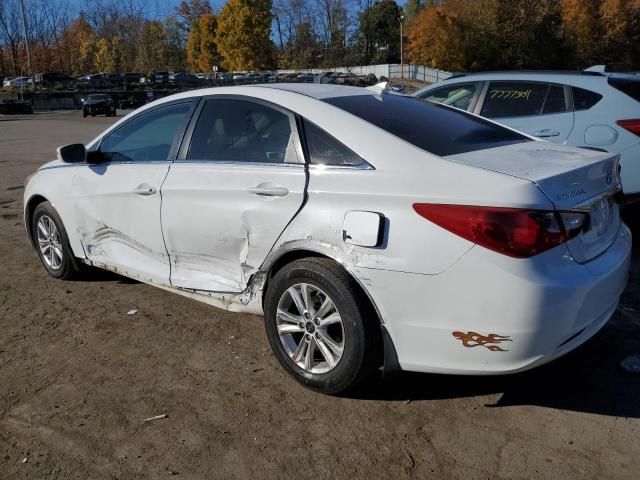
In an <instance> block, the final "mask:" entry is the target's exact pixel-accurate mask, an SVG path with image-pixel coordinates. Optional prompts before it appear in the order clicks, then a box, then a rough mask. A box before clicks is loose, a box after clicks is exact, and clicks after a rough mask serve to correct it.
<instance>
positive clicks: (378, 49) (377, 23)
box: [359, 0, 402, 64]
mask: <svg viewBox="0 0 640 480" xmlns="http://www.w3.org/2000/svg"><path fill="white" fill-rule="evenodd" d="M401 14H402V9H401V8H400V7H399V6H398V4H397V3H396V2H395V0H379V1H377V2H375V3H373V4H372V5H371V6H370V7H367V8H365V9H364V10H363V11H362V12H360V15H359V17H360V32H361V36H362V38H363V40H364V43H365V49H364V50H365V55H364V62H365V63H366V64H368V63H395V62H399V61H400V23H399V20H400V15H401Z"/></svg>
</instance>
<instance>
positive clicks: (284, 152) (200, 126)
mask: <svg viewBox="0 0 640 480" xmlns="http://www.w3.org/2000/svg"><path fill="white" fill-rule="evenodd" d="M187 158H188V159H191V160H209V161H212V162H255V163H284V162H287V161H288V162H291V163H295V162H297V157H296V155H295V152H294V147H293V141H292V138H291V125H290V123H289V117H288V116H287V115H286V114H284V113H282V112H280V111H278V110H275V109H273V108H271V107H268V106H266V105H262V104H259V103H254V102H248V101H244V100H235V99H210V100H207V101H206V103H205V105H204V107H203V109H202V112H201V113H200V117H199V118H198V122H197V123H196V127H195V129H194V131H193V136H192V140H191V147H190V148H189V152H188V154H187Z"/></svg>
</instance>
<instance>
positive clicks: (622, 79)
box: [607, 75, 640, 102]
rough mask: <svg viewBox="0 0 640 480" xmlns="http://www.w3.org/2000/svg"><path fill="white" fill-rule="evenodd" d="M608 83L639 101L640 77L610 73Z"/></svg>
mask: <svg viewBox="0 0 640 480" xmlns="http://www.w3.org/2000/svg"><path fill="white" fill-rule="evenodd" d="M607 80H608V82H609V85H611V86H612V87H613V88H615V89H617V90H620V91H621V92H622V93H625V94H627V95H629V96H630V97H631V98H633V99H634V100H635V101H637V102H640V77H639V76H637V75H636V76H632V75H610V76H609V78H608V79H607Z"/></svg>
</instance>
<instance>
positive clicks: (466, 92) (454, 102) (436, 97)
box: [418, 83, 479, 111]
mask: <svg viewBox="0 0 640 480" xmlns="http://www.w3.org/2000/svg"><path fill="white" fill-rule="evenodd" d="M478 85H479V84H478V83H463V84H459V83H458V84H455V85H447V86H446V87H441V88H436V89H435V90H430V91H428V92H425V93H423V94H421V95H420V96H419V97H418V98H422V99H423V100H428V101H429V102H434V103H441V104H443V105H449V106H450V107H456V108H459V109H460V110H465V111H468V110H469V106H470V105H471V101H472V100H473V97H474V95H475V94H476V91H477V90H478Z"/></svg>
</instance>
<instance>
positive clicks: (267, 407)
mask: <svg viewBox="0 0 640 480" xmlns="http://www.w3.org/2000/svg"><path fill="white" fill-rule="evenodd" d="M0 117H1V116H0ZM112 121H113V120H112V119H106V118H101V117H97V118H88V119H86V120H83V119H82V118H81V117H80V115H79V114H78V113H77V112H75V113H46V114H36V115H33V116H30V117H24V118H23V117H4V118H0V258H1V259H2V260H1V265H2V267H1V270H0V272H1V273H2V275H0V478H2V479H13V478H20V479H21V478H29V479H65V480H66V479H75V478H78V479H137V478H165V477H168V476H170V475H178V477H177V478H189V479H196V478H198V479H199V478H207V479H210V478H239V479H246V478H266V479H270V478H311V477H313V478H346V477H348V478H369V479H377V478H393V479H402V478H420V479H424V478H436V479H441V478H465V479H471V478H492V479H496V478H497V479H501V478H504V479H506V478H536V479H538V478H546V479H558V478H594V479H595V478H599V479H600V478H616V479H623V478H628V479H632V478H633V479H637V478H640V466H639V464H638V459H639V458H640V441H639V440H638V439H639V438H640V375H635V376H634V375H632V374H629V373H626V372H624V371H623V370H621V369H620V367H619V363H620V361H621V360H622V359H623V358H624V357H626V356H627V355H630V354H632V353H640V261H639V260H640V249H636V254H635V260H634V270H633V272H632V276H631V282H630V285H629V287H628V289H627V291H626V292H625V295H624V298H623V300H622V302H623V305H622V306H621V308H620V309H619V312H618V313H616V315H615V316H614V318H613V319H612V320H611V322H610V323H609V324H608V326H607V327H606V328H605V329H604V330H603V331H602V332H601V333H600V334H598V335H597V336H596V337H595V338H594V339H593V340H591V341H590V342H588V343H587V344H586V345H585V346H584V347H582V348H580V349H579V350H577V351H576V352H574V353H572V354H571V355H569V356H567V357H565V358H563V359H561V360H559V361H556V362H554V363H552V364H551V365H548V366H545V367H543V368H540V369H538V370H535V371H532V372H528V373H525V374H519V375H514V376H508V377H493V378H491V377H490V378H484V377H471V378H470V377H449V376H438V375H418V374H402V375H398V376H397V377H395V378H391V379H387V380H386V381H385V382H383V383H382V384H381V385H380V386H379V387H378V388H377V389H375V391H372V392H370V393H368V394H367V395H365V396H364V397H363V398H332V397H327V396H322V395H318V394H315V393H313V392H310V391H308V390H306V389H304V388H302V387H300V386H298V385H297V384H296V383H294V381H293V380H291V379H289V377H288V376H287V375H285V373H284V372H283V370H282V369H281V368H280V367H279V366H278V365H277V363H276V360H275V359H274V357H273V356H272V355H271V353H270V350H269V347H268V344H267V340H266V336H265V333H264V329H263V326H262V323H261V319H260V318H258V317H254V316H243V315H237V314H230V313H226V312H224V311H220V310H217V309H214V308H212V307H208V306H206V305H203V304H199V303H196V302H193V301H190V300H187V299H185V298H182V297H180V296H177V295H173V294H170V293H167V292H164V291H162V290H159V289H155V288H152V287H149V286H147V285H144V284H139V283H135V282H131V281H128V280H126V279H123V278H121V277H116V276H111V275H105V276H104V277H101V278H99V279H94V280H93V281H88V282H62V281H56V280H54V279H52V278H49V277H48V276H47V275H46V273H45V271H44V269H43V268H42V267H41V266H40V263H39V261H38V258H37V256H36V254H35V253H34V252H33V251H32V250H31V249H30V247H29V245H28V243H27V240H26V237H25V233H24V229H23V223H22V194H23V183H24V179H25V177H26V176H27V175H28V174H30V173H31V172H32V171H34V170H35V169H36V167H37V166H38V165H40V164H42V163H43V162H45V161H46V160H48V159H50V158H52V156H53V155H54V152H55V147H56V146H57V145H60V144H64V143H71V142H77V141H85V142H86V141H88V140H89V139H91V138H92V137H93V136H94V135H95V134H97V133H98V132H99V131H101V130H102V129H103V128H104V127H105V126H106V125H108V124H109V123H110V122H112ZM635 230H636V231H638V228H636V229H635ZM639 238H640V237H639ZM134 308H135V309H137V310H138V313H137V314H135V315H127V312H128V311H129V310H131V309H134ZM159 414H168V418H164V419H160V420H156V421H153V422H149V423H144V419H145V418H148V417H151V416H154V415H159Z"/></svg>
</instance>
